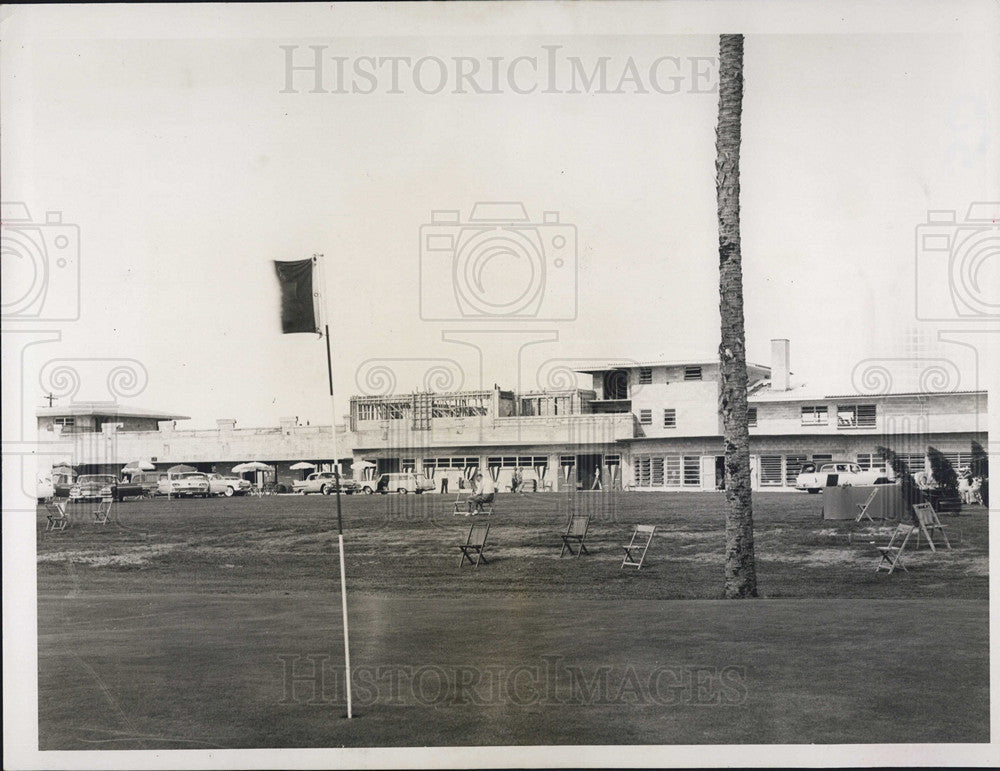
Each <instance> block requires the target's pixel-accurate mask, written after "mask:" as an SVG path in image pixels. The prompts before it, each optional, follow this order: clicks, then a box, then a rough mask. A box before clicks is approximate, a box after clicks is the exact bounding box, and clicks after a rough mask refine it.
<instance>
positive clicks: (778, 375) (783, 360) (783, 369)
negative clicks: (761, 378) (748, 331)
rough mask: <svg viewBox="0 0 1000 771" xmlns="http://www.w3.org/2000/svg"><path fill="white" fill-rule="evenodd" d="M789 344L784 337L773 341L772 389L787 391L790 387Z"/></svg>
mask: <svg viewBox="0 0 1000 771" xmlns="http://www.w3.org/2000/svg"><path fill="white" fill-rule="evenodd" d="M788 349H789V345H788V341H787V340H785V339H784V338H778V339H775V340H772V341H771V390H772V391H787V390H788V388H789V382H788V380H789V375H790V374H791V372H790V370H789V353H788Z"/></svg>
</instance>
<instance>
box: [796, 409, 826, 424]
mask: <svg viewBox="0 0 1000 771" xmlns="http://www.w3.org/2000/svg"><path fill="white" fill-rule="evenodd" d="M826 424H827V415H826V405H825V404H824V405H822V406H819V407H803V408H802V425H803V426H825V425H826Z"/></svg>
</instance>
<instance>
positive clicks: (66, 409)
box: [35, 402, 190, 420]
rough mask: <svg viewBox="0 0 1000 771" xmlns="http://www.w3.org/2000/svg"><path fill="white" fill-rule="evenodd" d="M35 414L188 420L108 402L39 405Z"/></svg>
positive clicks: (40, 415)
mask: <svg viewBox="0 0 1000 771" xmlns="http://www.w3.org/2000/svg"><path fill="white" fill-rule="evenodd" d="M35 415H37V416H38V417H40V418H64V417H66V418H69V417H77V416H80V417H82V416H85V415H97V416H104V415H106V416H108V417H113V418H150V419H153V420H190V418H189V417H188V416H187V415H175V414H174V413H171V412H160V411H159V410H147V409H145V408H143V407H126V406H123V405H118V404H113V403H108V402H74V403H73V404H70V405H66V406H58V407H57V406H55V405H53V406H51V407H39V408H38V409H37V410H35Z"/></svg>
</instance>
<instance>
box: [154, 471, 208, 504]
mask: <svg viewBox="0 0 1000 771" xmlns="http://www.w3.org/2000/svg"><path fill="white" fill-rule="evenodd" d="M210 489H211V488H210V487H209V484H208V475H207V474H203V473H202V472H200V471H187V472H184V473H182V474H173V475H170V476H167V477H165V478H163V479H160V481H159V485H158V492H159V494H160V495H169V496H172V497H174V498H180V497H181V496H185V495H188V496H191V497H192V498H194V497H195V496H196V495H197V496H201V497H202V498H207V497H208V496H209V495H210V494H211V493H210V492H209V490H210Z"/></svg>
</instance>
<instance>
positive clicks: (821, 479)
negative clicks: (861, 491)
mask: <svg viewBox="0 0 1000 771" xmlns="http://www.w3.org/2000/svg"><path fill="white" fill-rule="evenodd" d="M831 476H834V477H836V486H837V487H844V486H845V485H873V484H875V483H876V481H877V480H879V479H886V478H887V474H886V471H885V469H881V468H872V469H868V470H867V471H866V470H864V469H862V468H861V466H859V465H858V464H857V463H851V462H850V461H839V460H838V461H830V462H828V463H822V464H819V463H804V464H802V469H801V470H800V471H799V475H798V476H797V477H796V478H795V489H796V490H806V491H807V492H810V493H814V494H815V493H818V492H819V491H820V490H822V489H823V488H824V487H827V486H828V484H827V483H828V481H829V480H830V477H831Z"/></svg>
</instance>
